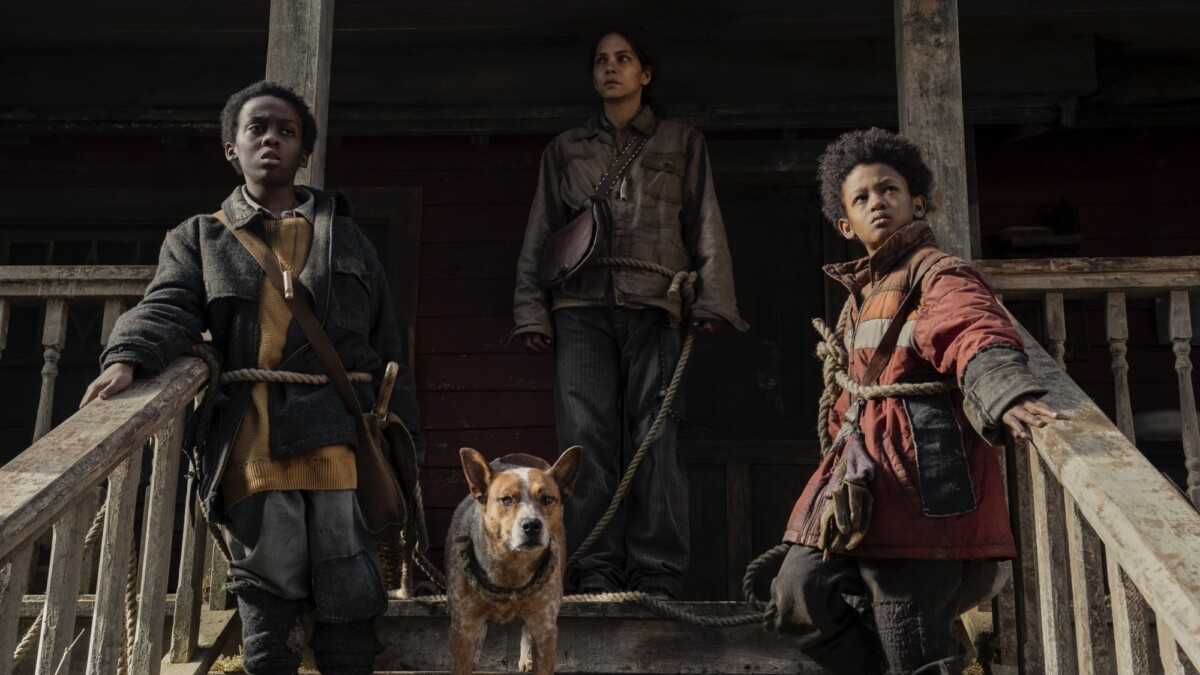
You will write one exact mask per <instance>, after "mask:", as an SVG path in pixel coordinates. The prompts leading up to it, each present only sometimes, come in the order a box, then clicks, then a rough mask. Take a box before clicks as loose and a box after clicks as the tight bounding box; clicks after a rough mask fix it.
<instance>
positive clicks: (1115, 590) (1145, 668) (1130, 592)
mask: <svg viewBox="0 0 1200 675" xmlns="http://www.w3.org/2000/svg"><path fill="white" fill-rule="evenodd" d="M1108 588H1109V594H1110V597H1111V598H1112V615H1113V641H1114V642H1115V643H1116V657H1117V658H1116V661H1117V673H1118V675H1140V674H1141V673H1148V672H1150V640H1149V623H1148V620H1149V615H1148V613H1147V611H1146V610H1147V607H1146V602H1145V600H1143V599H1142V594H1141V593H1139V592H1138V589H1137V586H1135V585H1134V583H1133V581H1131V580H1130V579H1129V576H1128V575H1126V574H1125V571H1124V570H1123V569H1121V564H1120V563H1119V562H1117V559H1116V556H1109V558H1108Z"/></svg>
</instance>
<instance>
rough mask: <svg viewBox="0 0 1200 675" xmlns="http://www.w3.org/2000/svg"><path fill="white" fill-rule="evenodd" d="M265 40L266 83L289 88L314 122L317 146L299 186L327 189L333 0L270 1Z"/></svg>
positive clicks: (298, 180)
mask: <svg viewBox="0 0 1200 675" xmlns="http://www.w3.org/2000/svg"><path fill="white" fill-rule="evenodd" d="M269 23H270V27H271V28H270V33H269V36H268V38H267V79H268V80H273V81H275V82H280V83H282V84H286V85H287V86H289V87H291V88H292V89H293V90H295V92H296V93H297V94H299V95H300V96H301V97H302V98H303V99H304V100H305V102H307V103H308V105H309V108H311V109H312V113H313V117H316V118H317V143H316V147H314V148H313V152H312V154H311V155H310V156H309V158H308V166H307V167H306V168H302V169H300V172H299V173H298V174H297V175H296V183H297V184H298V185H311V186H313V187H316V188H319V187H323V186H324V185H325V139H326V133H325V131H326V128H327V123H328V119H329V58H330V54H331V53H332V51H333V0H298V1H297V0H293V1H290V2H289V1H288V0H272V1H271V17H270V20H269Z"/></svg>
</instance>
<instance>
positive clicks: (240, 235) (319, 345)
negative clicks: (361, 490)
mask: <svg viewBox="0 0 1200 675" xmlns="http://www.w3.org/2000/svg"><path fill="white" fill-rule="evenodd" d="M213 217H215V218H216V219H217V220H219V221H221V223H222V224H224V225H225V227H226V228H228V229H229V231H230V232H231V233H233V236H235V237H237V240H238V241H239V242H241V244H242V246H244V247H245V248H246V251H247V252H249V253H250V255H251V256H253V258H254V259H255V260H256V261H257V262H258V264H259V266H261V267H262V268H263V271H264V272H266V274H267V279H269V280H270V281H271V285H272V286H274V287H275V290H276V291H278V292H279V295H280V296H282V297H283V301H284V302H285V303H287V307H288V309H289V310H291V312H292V316H293V317H295V319H296V323H298V324H300V329H301V330H302V331H304V337H306V338H308V343H309V344H310V345H312V348H313V352H314V353H315V354H316V355H317V360H318V361H320V362H321V366H322V367H324V368H325V372H326V374H327V375H329V381H330V382H331V383H332V384H333V386H334V388H335V389H336V390H337V392H338V395H339V396H341V398H342V402H343V403H344V404H345V405H346V409H347V410H349V411H350V414H351V415H353V416H354V419H355V420H357V423H358V424H359V425H360V426H361V425H363V424H364V422H363V415H362V406H361V405H359V403H358V396H356V395H355V393H354V386H353V385H351V384H350V376H349V375H347V374H346V367H345V366H344V365H343V364H342V360H341V358H340V357H338V354H337V350H336V349H334V347H333V343H332V342H330V341H329V335H327V334H326V333H325V329H324V328H322V327H321V321H320V320H319V319H317V315H316V314H314V313H313V311H312V308H311V307H309V306H308V301H307V298H308V297H309V292H308V289H307V288H305V287H304V285H303V284H301V283H300V280H299V279H294V280H293V281H292V284H293V286H294V287H295V289H296V291H298V292H296V293H293V294H292V297H291V298H290V299H289V298H288V297H287V294H285V293H284V292H283V288H284V283H283V269H282V268H281V267H280V266H279V259H278V258H276V257H275V254H274V253H273V252H272V251H271V249H270V248H268V247H267V245H266V243H265V242H263V240H262V239H259V238H258V236H257V235H255V234H254V233H253V232H251V231H250V229H249V228H246V227H241V228H235V227H234V226H233V225H231V224H230V223H229V219H228V218H227V217H226V216H225V211H223V210H222V211H217V212H216V213H214V214H213ZM360 431H363V432H365V429H360Z"/></svg>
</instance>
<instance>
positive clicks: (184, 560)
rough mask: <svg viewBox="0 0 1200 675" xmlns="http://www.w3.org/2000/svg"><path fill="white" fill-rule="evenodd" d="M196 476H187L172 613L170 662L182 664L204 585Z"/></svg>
mask: <svg viewBox="0 0 1200 675" xmlns="http://www.w3.org/2000/svg"><path fill="white" fill-rule="evenodd" d="M195 481H196V477H195V476H194V475H189V476H188V481H187V499H186V501H185V503H184V511H183V519H184V520H183V541H182V543H181V546H180V550H181V552H180V555H179V583H178V585H177V586H176V590H175V616H174V619H173V621H172V625H171V662H172V663H185V662H187V661H188V660H189V659H191V657H192V653H193V652H194V651H195V650H196V645H197V641H198V638H199V635H200V607H201V605H202V604H203V603H202V602H201V597H200V593H201V589H202V587H203V584H204V549H205V548H206V545H207V544H208V525H207V523H206V522H205V520H204V514H203V513H201V512H200V509H199V508H198V506H199V505H198V504H197V503H196V499H195V498H194V497H193V492H192V488H193V487H194V483H195Z"/></svg>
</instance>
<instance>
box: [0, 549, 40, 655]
mask: <svg viewBox="0 0 1200 675" xmlns="http://www.w3.org/2000/svg"><path fill="white" fill-rule="evenodd" d="M32 555H33V546H32V544H27V545H26V546H25V547H24V548H21V549H20V550H18V551H17V552H16V553H14V554H12V555H11V556H9V558H8V560H7V561H6V562H5V563H4V565H2V566H0V673H11V672H12V666H13V649H15V648H16V646H17V641H18V640H19V639H20V637H21V636H20V631H19V624H20V622H19V621H18V620H17V619H18V617H19V615H20V612H21V600H22V597H23V596H24V594H25V589H26V586H27V585H28V582H29V561H30V558H31V557H32Z"/></svg>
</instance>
